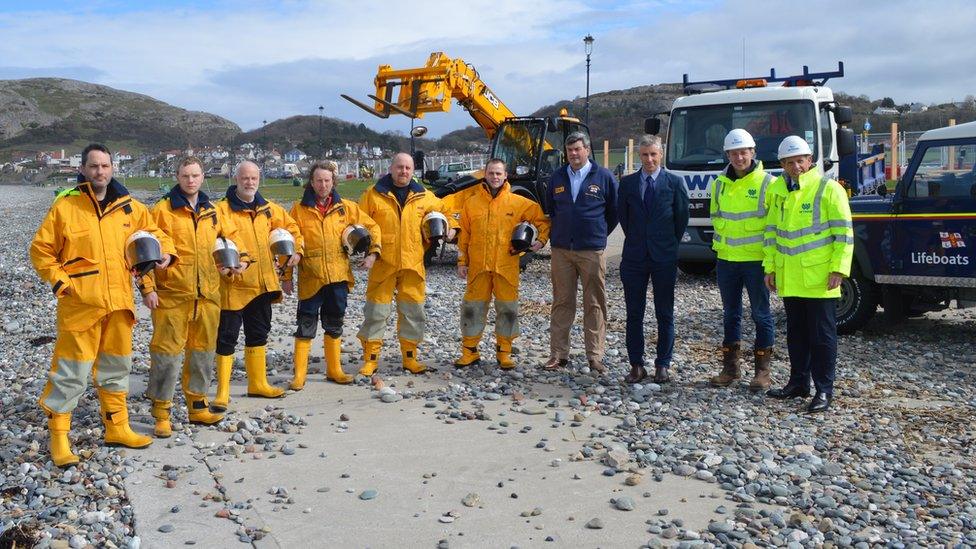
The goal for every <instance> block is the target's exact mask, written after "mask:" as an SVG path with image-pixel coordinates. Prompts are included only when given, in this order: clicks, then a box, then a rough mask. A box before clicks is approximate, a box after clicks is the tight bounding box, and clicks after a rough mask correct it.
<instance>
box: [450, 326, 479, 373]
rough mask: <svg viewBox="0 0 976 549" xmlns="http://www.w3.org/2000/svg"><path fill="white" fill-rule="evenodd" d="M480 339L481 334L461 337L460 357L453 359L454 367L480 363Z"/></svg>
mask: <svg viewBox="0 0 976 549" xmlns="http://www.w3.org/2000/svg"><path fill="white" fill-rule="evenodd" d="M480 341H481V334H478V335H476V336H464V337H462V338H461V358H459V359H457V360H455V361H454V367H455V368H464V367H465V366H473V365H475V364H480V363H481V353H479V352H478V343H479V342H480Z"/></svg>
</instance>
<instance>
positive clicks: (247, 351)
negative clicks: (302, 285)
mask: <svg viewBox="0 0 976 549" xmlns="http://www.w3.org/2000/svg"><path fill="white" fill-rule="evenodd" d="M217 209H218V210H219V215H220V216H221V222H226V223H228V224H230V225H233V226H234V230H235V231H236V232H237V237H238V240H237V241H236V242H235V243H236V244H237V245H238V246H241V247H242V248H244V249H245V250H247V251H248V257H247V259H248V260H249V262H250V265H249V266H248V267H247V268H246V269H245V270H244V273H243V274H242V275H241V276H240V277H234V279H233V280H231V279H228V278H227V277H222V278H221V280H220V309H221V310H220V325H219V326H218V328H217V394H216V396H215V397H214V402H213V405H212V408H213V409H214V410H215V411H221V412H222V411H224V410H226V409H227V404H228V403H229V402H230V374H231V367H232V366H233V364H234V347H235V346H236V345H237V336H238V334H240V331H241V326H242V325H243V327H244V369H245V370H246V371H247V395H248V396H256V397H264V398H278V397H280V396H281V395H282V394H284V389H281V388H278V387H274V386H272V385H269V384H268V375H267V368H268V366H267V362H266V356H267V355H266V351H267V344H268V333H269V332H270V331H271V305H272V303H278V302H279V301H281V281H280V277H279V275H278V272H277V267H276V263H275V258H274V257H272V255H271V248H270V243H269V238H268V237H269V236H270V234H271V231H273V230H275V229H285V230H287V231H288V232H289V233H291V235H292V237H293V238H294V239H295V253H296V254H301V253H302V233H301V231H299V230H298V225H297V224H296V223H295V220H294V219H292V218H291V216H290V215H288V212H286V211H285V210H284V208H282V207H281V206H279V205H278V204H275V203H274V202H271V201H269V200H266V199H265V198H264V197H263V196H261V193H260V192H258V193H256V194H255V195H254V201H253V202H251V203H249V204H248V203H245V202H243V201H242V200H241V199H240V198H238V196H237V185H231V186H230V187H229V188H228V189H227V194H226V196H224V199H223V200H221V201H220V202H219V203H218V204H217Z"/></svg>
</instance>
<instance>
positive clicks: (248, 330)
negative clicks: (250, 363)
mask: <svg viewBox="0 0 976 549" xmlns="http://www.w3.org/2000/svg"><path fill="white" fill-rule="evenodd" d="M274 295H275V294H273V293H264V294H261V295H259V296H257V297H255V298H254V299H252V300H251V302H250V303H248V304H247V305H245V306H244V308H243V309H241V310H239V311H220V325H219V326H218V327H217V354H218V355H224V356H229V355H232V354H234V347H236V346H237V336H238V334H240V333H241V325H242V324H243V325H244V346H245V347H263V346H264V345H267V344H268V332H270V331H271V298H272V297H273V296H274Z"/></svg>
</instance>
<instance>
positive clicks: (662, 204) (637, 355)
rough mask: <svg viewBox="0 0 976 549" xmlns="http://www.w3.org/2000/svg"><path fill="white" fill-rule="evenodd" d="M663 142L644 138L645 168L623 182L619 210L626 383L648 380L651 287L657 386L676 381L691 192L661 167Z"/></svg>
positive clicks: (641, 151)
mask: <svg viewBox="0 0 976 549" xmlns="http://www.w3.org/2000/svg"><path fill="white" fill-rule="evenodd" d="M663 157H664V151H663V150H662V148H661V138H660V137H657V136H655V135H645V136H642V137H641V139H640V159H641V169H640V170H639V171H637V172H635V173H632V174H630V175H628V176H626V177H624V178H623V179H621V180H620V193H619V197H618V206H617V212H618V216H619V218H620V226H621V227H622V228H623V230H624V249H623V253H622V254H621V260H620V280H621V281H622V282H623V286H624V301H625V302H626V305H627V356H628V358H629V360H630V373H629V374H628V375H627V377H626V378H624V379H625V381H627V383H638V382H640V381H641V380H643V379H644V378H645V377H647V370H646V369H645V368H644V311H645V310H646V309H647V283H648V281H650V283H651V286H652V288H653V289H652V291H653V293H654V316H655V318H656V319H657V356H656V357H655V359H654V382H655V383H666V382H668V381H670V380H671V377H670V376H669V375H668V368H670V366H671V353H672V351H673V350H674V286H675V283H676V282H677V280H678V242H679V241H680V240H681V237H682V235H684V233H685V228H686V227H687V226H688V215H689V214H688V191H687V189H685V186H684V184H683V183H682V182H681V178H679V177H678V176H676V175H674V174H673V173H671V172H668V171H665V170H663V169H662V168H661V160H662V159H663Z"/></svg>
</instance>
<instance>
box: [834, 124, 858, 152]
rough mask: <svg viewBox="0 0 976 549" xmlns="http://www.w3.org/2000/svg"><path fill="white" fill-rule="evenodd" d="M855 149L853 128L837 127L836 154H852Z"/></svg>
mask: <svg viewBox="0 0 976 549" xmlns="http://www.w3.org/2000/svg"><path fill="white" fill-rule="evenodd" d="M856 149H857V145H856V144H855V143H854V130H852V129H850V128H837V156H838V157H845V156H848V155H852V154H854V152H855V150H856Z"/></svg>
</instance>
